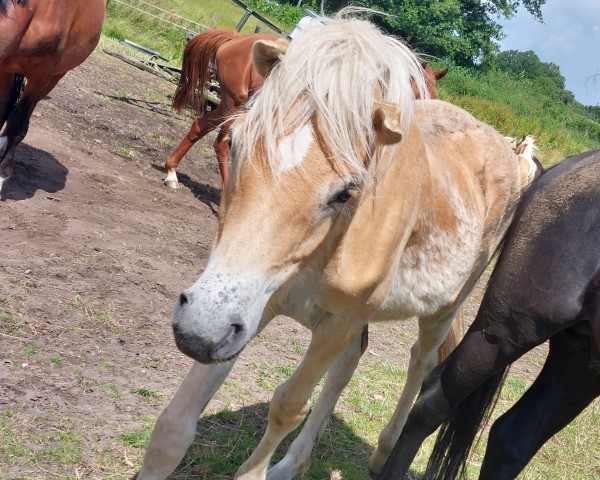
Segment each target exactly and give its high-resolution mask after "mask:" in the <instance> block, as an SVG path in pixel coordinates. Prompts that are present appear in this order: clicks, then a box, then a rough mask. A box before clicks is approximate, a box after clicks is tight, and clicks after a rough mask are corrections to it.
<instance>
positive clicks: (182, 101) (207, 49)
mask: <svg viewBox="0 0 600 480" xmlns="http://www.w3.org/2000/svg"><path fill="white" fill-rule="evenodd" d="M258 40H271V41H274V42H278V43H281V44H282V48H285V45H286V44H287V42H286V41H285V40H284V39H282V38H277V37H274V36H272V35H269V34H266V33H253V34H250V35H240V34H239V33H237V32H235V31H233V30H225V29H215V30H207V31H206V32H203V33H201V34H200V35H197V36H195V37H194V38H192V39H191V40H190V41H189V43H188V44H187V45H186V47H185V50H184V52H183V61H182V67H181V77H180V80H179V84H178V85H177V89H176V90H175V95H174V97H173V103H172V105H173V109H174V110H175V111H177V112H181V111H182V110H184V109H186V108H190V109H192V110H193V111H194V112H195V115H196V116H195V118H194V121H193V123H192V126H191V127H190V130H189V132H188V133H187V135H186V136H185V137H184V138H183V139H182V140H181V142H180V143H179V145H177V147H176V148H175V150H173V152H172V153H171V155H169V158H167V161H166V162H165V170H166V171H167V177H166V178H165V185H166V186H167V187H170V188H175V189H176V188H178V187H179V181H178V179H177V167H178V166H179V162H181V159H182V158H183V156H184V155H185V154H186V153H187V152H189V150H190V149H191V148H192V146H193V145H194V144H195V143H196V142H197V141H198V140H200V139H201V138H203V137H204V136H205V135H207V134H208V133H209V132H211V131H213V130H215V129H216V128H218V129H219V133H218V134H217V138H216V139H215V141H214V143H213V148H214V150H215V154H216V156H217V161H218V163H219V172H220V173H221V189H223V187H224V185H225V182H226V181H227V177H228V175H229V165H228V158H229V136H228V135H229V128H230V126H231V123H232V120H230V118H231V117H232V116H234V115H235V114H236V113H237V112H238V111H239V109H240V108H241V107H242V106H243V105H244V104H245V103H246V102H247V101H248V99H249V98H250V97H251V96H252V95H253V94H254V92H256V90H257V89H258V88H260V87H261V86H262V84H263V81H264V78H263V77H262V76H261V75H260V74H259V73H258V72H257V71H256V69H255V68H253V64H252V47H253V45H254V44H255V43H256V42H257V41H258ZM422 66H423V70H424V71H425V78H426V80H427V90H428V92H429V95H430V97H431V98H435V84H436V82H437V81H438V80H440V79H441V78H443V77H444V76H445V75H446V73H448V69H447V68H446V69H444V70H439V71H435V70H433V69H432V68H431V66H430V65H429V64H428V63H427V62H422ZM213 71H214V75H215V76H216V78H217V81H218V82H219V90H220V92H219V95H220V99H221V103H220V104H219V106H218V107H217V108H216V109H214V110H211V111H210V112H207V111H206V99H205V93H204V92H205V88H206V86H207V83H208V81H209V79H210V76H211V74H213ZM413 90H414V93H415V95H416V96H418V94H419V92H418V89H417V88H416V86H414V87H413Z"/></svg>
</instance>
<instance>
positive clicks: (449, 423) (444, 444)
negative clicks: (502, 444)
mask: <svg viewBox="0 0 600 480" xmlns="http://www.w3.org/2000/svg"><path fill="white" fill-rule="evenodd" d="M507 373H508V367H507V368H505V369H504V370H502V371H500V372H498V373H496V374H495V375H493V376H492V377H490V378H488V379H487V380H486V381H485V382H484V383H482V384H481V385H480V386H479V388H477V389H476V390H474V391H473V392H471V394H470V395H469V396H467V397H466V398H465V399H464V400H463V401H462V402H460V403H459V404H458V405H457V406H456V408H455V409H454V410H453V411H452V412H451V413H450V416H449V417H448V419H447V420H446V422H445V423H443V424H442V426H441V427H440V432H439V433H438V436H437V439H436V441H435V446H434V447H433V452H432V454H431V456H430V457H429V463H428V464H427V470H426V472H425V475H424V476H423V478H427V479H438V480H450V479H454V478H457V477H459V476H460V477H461V478H466V464H467V459H468V457H469V453H470V452H471V449H472V447H473V442H474V440H475V436H476V435H477V432H478V431H479V430H480V429H482V428H483V427H484V426H485V424H486V423H487V421H488V419H489V417H490V414H491V412H492V410H493V409H494V406H495V405H496V402H497V401H498V396H499V395H500V390H501V389H502V385H503V384H504V380H505V379H506V374H507Z"/></svg>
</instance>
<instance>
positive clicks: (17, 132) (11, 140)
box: [0, 70, 64, 194]
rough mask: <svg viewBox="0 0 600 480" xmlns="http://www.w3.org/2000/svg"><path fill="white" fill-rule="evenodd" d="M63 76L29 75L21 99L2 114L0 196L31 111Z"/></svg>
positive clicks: (24, 133) (11, 168)
mask: <svg viewBox="0 0 600 480" xmlns="http://www.w3.org/2000/svg"><path fill="white" fill-rule="evenodd" d="M63 76H64V74H60V75H54V76H52V75H50V74H49V72H48V71H47V70H41V71H36V72H35V73H32V74H29V75H28V76H27V85H26V87H25V91H24V92H23V96H22V98H21V99H20V100H19V102H17V103H16V104H14V105H13V106H10V105H9V106H8V107H7V109H6V111H5V113H4V115H5V116H6V117H7V118H6V128H5V130H4V132H3V133H2V136H0V194H1V193H2V185H3V183H4V182H5V181H6V180H7V179H8V178H9V177H10V176H11V174H12V170H13V157H14V154H15V150H16V149H17V147H18V146H19V144H20V143H21V141H22V140H23V139H24V138H25V135H27V131H28V130H29V119H30V118H31V114H32V113H33V110H34V109H35V107H36V105H37V104H38V102H39V101H40V99H42V98H43V97H44V96H45V95H46V94H47V93H48V92H50V90H52V89H53V88H54V87H55V86H56V84H57V83H58V81H59V80H60V79H61V78H62V77H63ZM6 112H9V113H6ZM3 148H4V152H3V153H2V149H3Z"/></svg>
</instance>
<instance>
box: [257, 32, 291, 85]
mask: <svg viewBox="0 0 600 480" xmlns="http://www.w3.org/2000/svg"><path fill="white" fill-rule="evenodd" d="M287 48H288V44H287V42H286V41H285V40H283V39H282V38H280V39H277V40H274V41H271V40H257V41H256V43H255V44H254V45H253V47H252V63H253V64H254V68H255V69H256V71H257V72H258V73H259V74H260V75H261V76H262V77H264V78H267V77H268V76H269V73H271V70H273V67H274V66H275V65H277V64H278V63H279V62H280V61H281V57H283V56H284V55H285V52H287Z"/></svg>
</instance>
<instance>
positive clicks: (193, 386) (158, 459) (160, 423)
mask: <svg viewBox="0 0 600 480" xmlns="http://www.w3.org/2000/svg"><path fill="white" fill-rule="evenodd" d="M234 363H235V360H231V361H229V362H226V363H220V364H216V365H202V364H200V363H198V362H194V364H193V365H192V368H191V370H190V371H189V373H188V374H187V376H186V377H185V379H184V381H183V383H182V384H181V386H180V387H179V389H178V390H177V393H175V396H174V397H173V399H172V400H171V402H170V403H169V405H167V407H166V408H165V409H164V410H163V412H162V413H161V414H160V416H159V417H158V420H157V421H156V426H155V427H154V431H153V432H152V438H151V439H150V443H149V444H148V447H147V449H146V454H145V456H144V463H143V465H142V468H141V470H140V471H139V473H138V474H137V477H135V478H137V479H138V480H163V479H165V478H167V477H168V476H169V475H170V474H171V473H172V472H173V470H175V468H176V467H177V465H179V462H180V461H181V459H182V458H183V456H184V455H185V452H186V451H187V449H188V447H189V446H190V445H191V444H192V442H193V441H194V436H195V435H196V424H197V423H198V417H199V416H200V414H201V413H202V411H203V410H204V407H206V405H207V403H208V402H209V401H210V399H211V398H212V397H213V395H214V394H215V392H216V391H217V390H218V388H219V387H220V386H221V384H222V383H223V382H224V381H225V378H227V375H228V373H229V371H230V370H231V367H232V366H233V364H234Z"/></svg>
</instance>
